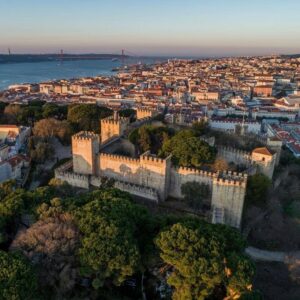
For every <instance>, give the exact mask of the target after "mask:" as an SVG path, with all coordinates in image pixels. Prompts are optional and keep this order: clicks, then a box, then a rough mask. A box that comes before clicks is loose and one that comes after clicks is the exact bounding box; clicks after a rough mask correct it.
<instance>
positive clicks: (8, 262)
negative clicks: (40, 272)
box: [0, 250, 38, 300]
mask: <svg viewBox="0 0 300 300" xmlns="http://www.w3.org/2000/svg"><path fill="white" fill-rule="evenodd" d="M37 290H38V285H37V279H36V275H35V272H34V269H33V268H32V267H31V266H30V265H29V263H28V262H27V261H26V260H25V259H24V258H23V257H22V256H20V255H19V254H16V253H7V252H4V251H1V250H0V299H3V300H4V299H5V300H34V299H37Z"/></svg>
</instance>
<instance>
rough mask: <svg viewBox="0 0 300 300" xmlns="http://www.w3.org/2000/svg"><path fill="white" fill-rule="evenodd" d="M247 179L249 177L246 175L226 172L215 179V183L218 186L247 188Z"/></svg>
mask: <svg viewBox="0 0 300 300" xmlns="http://www.w3.org/2000/svg"><path fill="white" fill-rule="evenodd" d="M247 179H248V175H247V174H245V173H237V172H231V171H226V172H222V173H220V174H219V176H218V177H215V178H214V180H213V182H214V184H218V185H227V186H228V185H230V186H237V187H244V188H246V185H247Z"/></svg>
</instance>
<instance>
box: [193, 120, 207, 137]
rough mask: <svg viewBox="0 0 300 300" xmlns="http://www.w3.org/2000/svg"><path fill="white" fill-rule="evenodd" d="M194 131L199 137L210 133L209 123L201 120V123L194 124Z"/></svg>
mask: <svg viewBox="0 0 300 300" xmlns="http://www.w3.org/2000/svg"><path fill="white" fill-rule="evenodd" d="M192 130H193V131H194V132H195V134H196V135H197V136H201V135H203V134H205V133H206V132H207V131H208V123H207V122H205V121H203V120H201V121H200V122H195V123H193V126H192Z"/></svg>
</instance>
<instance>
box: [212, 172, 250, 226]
mask: <svg viewBox="0 0 300 300" xmlns="http://www.w3.org/2000/svg"><path fill="white" fill-rule="evenodd" d="M246 186H247V175H246V174H237V173H235V172H234V173H232V172H228V173H224V174H222V175H218V174H216V175H215V176H214V178H213V187H212V202H211V205H212V212H213V214H214V213H215V214H220V212H222V214H221V218H220V216H216V215H213V216H212V221H213V222H214V223H223V224H226V225H229V226H232V227H235V228H240V226H241V220H242V214H243V207H244V198H245V194H246ZM220 219H221V221H220ZM218 220H219V221H218Z"/></svg>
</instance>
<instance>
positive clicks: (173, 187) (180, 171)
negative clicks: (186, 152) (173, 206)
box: [168, 167, 217, 198]
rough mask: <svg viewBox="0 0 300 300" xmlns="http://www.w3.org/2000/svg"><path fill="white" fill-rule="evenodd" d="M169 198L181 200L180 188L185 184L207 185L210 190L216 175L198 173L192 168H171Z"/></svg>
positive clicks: (198, 171) (203, 172)
mask: <svg viewBox="0 0 300 300" xmlns="http://www.w3.org/2000/svg"><path fill="white" fill-rule="evenodd" d="M170 175H171V178H170V188H169V193H168V194H169V196H171V197H174V198H182V197H183V196H182V193H181V186H182V185H183V184H185V183H187V182H197V183H204V184H207V185H208V186H209V187H210V189H212V182H213V177H214V176H217V173H213V172H205V171H200V170H197V169H194V168H184V167H180V168H171V174H170Z"/></svg>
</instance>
